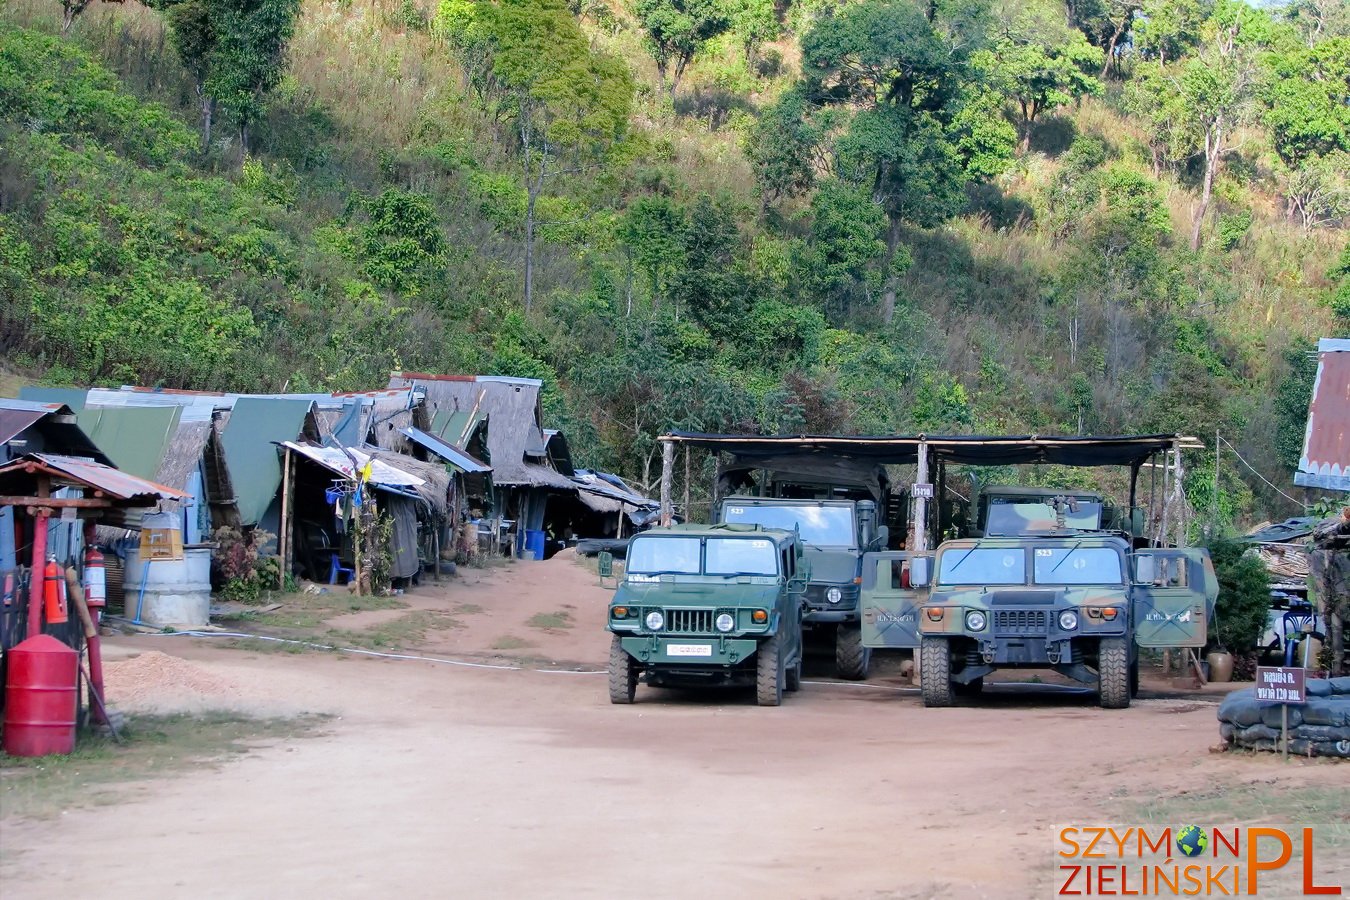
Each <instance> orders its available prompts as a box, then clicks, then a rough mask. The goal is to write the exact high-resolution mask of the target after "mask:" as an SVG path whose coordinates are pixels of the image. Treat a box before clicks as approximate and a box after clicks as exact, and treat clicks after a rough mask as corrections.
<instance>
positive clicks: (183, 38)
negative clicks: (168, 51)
mask: <svg viewBox="0 0 1350 900" xmlns="http://www.w3.org/2000/svg"><path fill="white" fill-rule="evenodd" d="M166 18H167V19H168V23H169V43H170V45H171V46H172V47H173V49H174V53H176V54H177V55H178V59H179V61H180V62H181V63H182V64H183V68H185V69H187V71H188V74H189V75H191V76H192V86H193V89H194V90H196V92H197V103H198V104H199V106H200V108H201V117H202V123H201V129H202V132H201V133H202V151H203V152H205V151H206V150H207V149H208V148H209V147H210V146H211V127H212V124H213V123H214V121H215V113H216V98H215V97H214V96H212V95H211V93H210V92H209V91H208V90H207V89H206V80H207V78H208V77H209V76H210V74H211V60H212V54H213V53H214V51H215V47H216V26H215V22H214V21H213V19H212V16H211V4H210V2H209V0H185V2H183V3H176V4H174V5H173V6H170V7H169V9H168V12H167V14H166Z"/></svg>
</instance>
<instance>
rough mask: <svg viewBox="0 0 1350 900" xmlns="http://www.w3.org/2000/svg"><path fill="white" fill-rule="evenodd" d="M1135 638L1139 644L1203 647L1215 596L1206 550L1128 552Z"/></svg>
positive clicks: (1216, 582)
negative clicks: (1130, 565)
mask: <svg viewBox="0 0 1350 900" xmlns="http://www.w3.org/2000/svg"><path fill="white" fill-rule="evenodd" d="M1131 560H1132V566H1133V576H1134V584H1133V585H1131V587H1130V598H1131V602H1132V603H1133V605H1134V609H1133V613H1134V641H1135V643H1136V644H1138V645H1139V646H1140V647H1203V646H1204V644H1205V640H1206V638H1207V637H1208V631H1209V618H1210V614H1211V613H1212V611H1213V609H1214V601H1215V600H1216V599H1218V596H1219V580H1218V578H1217V577H1216V576H1215V574H1214V564H1213V563H1212V562H1210V559H1209V552H1208V551H1206V550H1139V551H1137V552H1135V553H1134V554H1133V556H1132V557H1131Z"/></svg>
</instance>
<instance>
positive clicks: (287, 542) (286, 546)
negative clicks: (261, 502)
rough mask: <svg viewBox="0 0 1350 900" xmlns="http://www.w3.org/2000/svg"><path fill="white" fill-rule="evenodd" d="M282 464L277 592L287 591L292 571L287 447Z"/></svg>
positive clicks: (289, 482) (288, 452)
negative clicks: (287, 581) (289, 574)
mask: <svg viewBox="0 0 1350 900" xmlns="http://www.w3.org/2000/svg"><path fill="white" fill-rule="evenodd" d="M281 459H282V463H281V525H280V526H279V527H278V530H279V531H280V532H281V534H279V535H277V552H278V553H279V554H280V555H281V566H280V569H281V571H279V572H278V573H277V590H279V591H284V590H285V589H286V573H287V572H289V571H290V568H291V565H290V562H291V527H290V515H291V448H290V447H285V448H283V450H282V457H281Z"/></svg>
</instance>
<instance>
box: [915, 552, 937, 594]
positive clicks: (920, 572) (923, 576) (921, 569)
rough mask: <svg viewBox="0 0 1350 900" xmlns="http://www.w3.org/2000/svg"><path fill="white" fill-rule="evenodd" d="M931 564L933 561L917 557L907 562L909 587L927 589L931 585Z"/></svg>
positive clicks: (924, 557)
mask: <svg viewBox="0 0 1350 900" xmlns="http://www.w3.org/2000/svg"><path fill="white" fill-rule="evenodd" d="M932 564H933V561H932V560H931V559H929V558H928V557H926V556H918V557H915V558H914V559H911V560H910V561H909V585H910V587H928V585H929V584H931V583H932V581H933V573H932V570H931V566H932Z"/></svg>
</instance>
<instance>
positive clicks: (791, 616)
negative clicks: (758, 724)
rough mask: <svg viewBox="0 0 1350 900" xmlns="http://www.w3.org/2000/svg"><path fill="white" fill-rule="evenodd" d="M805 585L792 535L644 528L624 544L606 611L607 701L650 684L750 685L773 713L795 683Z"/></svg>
mask: <svg viewBox="0 0 1350 900" xmlns="http://www.w3.org/2000/svg"><path fill="white" fill-rule="evenodd" d="M809 579H810V565H809V563H808V562H807V561H806V559H805V557H804V555H803V551H802V543H801V539H800V538H799V537H798V535H797V532H796V531H784V530H781V529H766V528H761V527H759V526H757V525H727V524H723V525H676V526H673V527H669V528H654V529H652V530H650V531H644V532H642V533H641V534H639V535H637V536H635V537H634V538H633V539H632V541H631V542H630V543H629V545H628V561H627V565H626V567H625V575H624V580H623V582H622V583H621V584H620V585H619V588H618V590H617V591H616V592H615V594H614V598H613V599H612V600H611V601H610V604H609V623H608V628H609V630H610V631H612V632H613V633H614V637H613V639H612V640H611V642H610V650H609V699H610V702H612V703H632V702H633V698H634V696H635V694H636V691H637V683H638V679H639V678H640V677H641V675H642V673H644V672H645V673H646V674H647V683H648V684H652V685H658V686H662V685H700V684H725V683H746V682H748V683H753V684H754V686H755V695H756V698H757V700H758V702H759V705H760V706H778V705H779V704H780V703H782V701H783V691H784V690H788V691H796V690H798V689H800V687H801V683H802V595H803V594H804V593H805V591H806V584H807V581H809Z"/></svg>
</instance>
